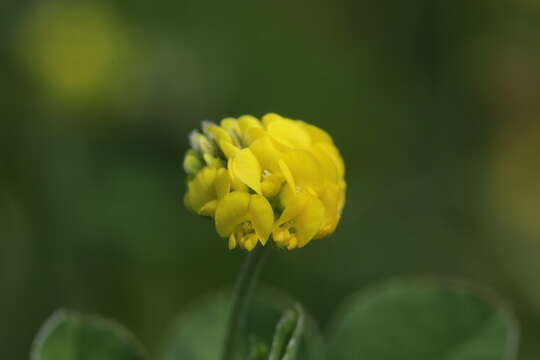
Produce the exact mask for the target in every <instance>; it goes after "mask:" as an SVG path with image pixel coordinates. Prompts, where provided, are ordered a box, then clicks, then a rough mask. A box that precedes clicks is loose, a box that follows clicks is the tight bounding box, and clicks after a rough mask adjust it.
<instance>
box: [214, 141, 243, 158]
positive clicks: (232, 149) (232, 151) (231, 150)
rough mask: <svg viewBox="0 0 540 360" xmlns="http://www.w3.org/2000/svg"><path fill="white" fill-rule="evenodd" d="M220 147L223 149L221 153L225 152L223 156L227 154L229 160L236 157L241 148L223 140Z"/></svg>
mask: <svg viewBox="0 0 540 360" xmlns="http://www.w3.org/2000/svg"><path fill="white" fill-rule="evenodd" d="M219 147H220V148H221V151H223V154H225V156H226V157H227V159H230V158H232V157H234V155H236V154H237V153H238V152H239V151H240V148H238V147H236V146H235V145H234V144H233V143H230V142H228V141H225V140H221V141H220V142H219Z"/></svg>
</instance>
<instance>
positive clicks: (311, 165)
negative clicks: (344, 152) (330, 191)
mask: <svg viewBox="0 0 540 360" xmlns="http://www.w3.org/2000/svg"><path fill="white" fill-rule="evenodd" d="M283 161H284V162H285V164H286V165H287V167H288V169H289V170H290V173H291V176H292V178H293V179H294V182H295V183H296V186H299V187H301V188H306V187H307V188H311V189H313V190H315V191H319V190H320V189H321V188H322V187H323V185H324V183H323V181H322V180H323V179H324V176H323V174H322V171H321V168H320V166H319V164H318V162H317V159H316V158H315V157H314V156H313V155H312V154H310V153H309V152H307V151H304V150H291V151H289V152H288V153H287V154H286V155H285V157H284V158H283ZM283 175H284V176H285V179H287V181H288V182H289V179H288V178H287V177H288V176H287V174H285V173H283Z"/></svg>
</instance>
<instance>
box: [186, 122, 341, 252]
mask: <svg viewBox="0 0 540 360" xmlns="http://www.w3.org/2000/svg"><path fill="white" fill-rule="evenodd" d="M190 143H191V149H189V150H188V151H187V153H186V156H185V158H184V169H185V171H186V173H187V174H188V181H187V187H188V191H187V193H186V195H185V204H186V206H187V207H188V208H189V209H190V210H192V211H193V212H195V213H197V214H199V215H204V216H209V217H212V218H213V219H214V221H215V225H216V230H217V232H218V234H219V235H220V236H221V237H224V238H228V242H229V248H230V249H234V248H236V247H237V246H239V247H240V248H243V249H246V250H249V251H251V250H252V249H254V248H255V246H257V244H259V243H260V244H261V245H262V246H265V245H266V243H267V241H268V239H270V238H271V239H272V240H273V241H274V242H275V244H277V245H278V246H279V247H283V248H287V249H289V250H292V249H295V248H300V247H303V246H305V245H306V244H308V243H309V242H310V241H311V240H312V239H319V238H322V237H325V236H327V235H329V234H331V233H332V232H334V230H335V229H336V226H337V224H338V222H339V219H340V217H341V211H342V209H343V206H344V204H345V189H346V185H345V180H344V175H345V166H344V163H343V159H342V158H341V155H340V154H339V151H338V150H337V148H336V147H335V145H334V143H333V141H332V138H331V137H330V135H328V134H327V133H326V132H325V131H323V130H321V129H319V128H318V127H316V126H313V125H310V124H307V123H305V122H303V121H300V120H291V119H287V118H284V117H282V116H280V115H277V114H273V113H270V114H266V115H265V116H263V117H262V119H261V120H259V119H257V118H255V117H253V116H249V115H244V116H241V117H239V118H238V119H235V118H225V119H223V120H222V121H221V122H220V124H219V125H218V124H215V123H211V122H206V121H205V122H203V125H202V131H201V132H198V131H194V132H192V133H191V135H190Z"/></svg>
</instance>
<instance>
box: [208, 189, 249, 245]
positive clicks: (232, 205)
mask: <svg viewBox="0 0 540 360" xmlns="http://www.w3.org/2000/svg"><path fill="white" fill-rule="evenodd" d="M248 209H249V194H248V193H246V192H241V191H233V192H231V193H229V194H227V195H225V197H224V198H223V199H221V200H220V201H219V203H218V205H217V208H216V213H215V219H216V230H217V232H218V234H219V235H220V236H221V237H228V236H230V235H231V234H232V233H233V232H234V230H235V228H236V226H238V224H240V223H241V222H243V221H246V220H247V218H248Z"/></svg>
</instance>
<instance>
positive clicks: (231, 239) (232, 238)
mask: <svg viewBox="0 0 540 360" xmlns="http://www.w3.org/2000/svg"><path fill="white" fill-rule="evenodd" d="M237 244H238V243H237V241H236V236H235V235H234V233H232V234H231V236H229V250H232V249H234V248H235V247H236V245H237Z"/></svg>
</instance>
